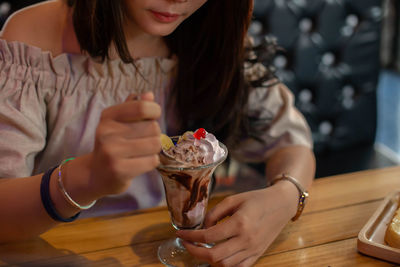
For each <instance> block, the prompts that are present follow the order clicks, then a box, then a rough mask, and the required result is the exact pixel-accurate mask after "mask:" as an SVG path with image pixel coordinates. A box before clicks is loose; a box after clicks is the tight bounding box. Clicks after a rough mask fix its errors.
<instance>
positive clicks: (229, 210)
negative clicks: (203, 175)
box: [204, 197, 240, 228]
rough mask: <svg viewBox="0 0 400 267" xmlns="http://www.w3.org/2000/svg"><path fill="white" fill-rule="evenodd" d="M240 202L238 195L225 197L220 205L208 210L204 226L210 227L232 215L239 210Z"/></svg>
mask: <svg viewBox="0 0 400 267" xmlns="http://www.w3.org/2000/svg"><path fill="white" fill-rule="evenodd" d="M239 204H240V202H239V201H238V200H237V199H236V197H235V198H233V197H227V198H225V199H224V200H223V201H221V202H220V203H219V204H218V205H216V206H215V207H214V208H212V209H211V210H210V211H209V212H207V215H206V218H205V219H204V228H209V227H211V226H213V225H215V224H216V223H217V222H218V221H220V220H222V219H223V218H225V217H227V216H230V215H232V214H233V213H234V212H235V211H236V210H237V208H238V205H239Z"/></svg>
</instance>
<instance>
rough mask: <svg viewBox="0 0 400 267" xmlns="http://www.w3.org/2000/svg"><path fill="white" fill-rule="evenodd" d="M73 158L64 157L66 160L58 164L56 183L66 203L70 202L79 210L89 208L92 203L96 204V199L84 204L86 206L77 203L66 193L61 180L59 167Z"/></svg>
mask: <svg viewBox="0 0 400 267" xmlns="http://www.w3.org/2000/svg"><path fill="white" fill-rule="evenodd" d="M73 159H74V158H69V159H66V160H64V161H63V162H61V164H60V165H59V166H58V183H57V184H58V188H59V189H60V191H61V193H62V194H63V196H64V198H65V200H67V202H68V203H70V204H71V205H72V206H74V207H75V208H77V209H80V210H87V209H90V208H91V207H93V205H94V204H96V200H95V201H93V202H92V203H90V204H89V205H86V206H82V205H80V204H79V203H77V202H76V201H74V200H73V199H72V198H71V196H70V195H69V194H68V193H67V191H66V190H65V187H64V183H63V181H62V175H61V167H62V166H63V165H64V164H65V163H67V162H68V161H70V160H73Z"/></svg>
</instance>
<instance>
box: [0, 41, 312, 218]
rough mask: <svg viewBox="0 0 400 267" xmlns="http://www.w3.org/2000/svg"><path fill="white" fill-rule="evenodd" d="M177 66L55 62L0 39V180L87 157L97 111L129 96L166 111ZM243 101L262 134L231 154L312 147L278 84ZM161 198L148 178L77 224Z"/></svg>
mask: <svg viewBox="0 0 400 267" xmlns="http://www.w3.org/2000/svg"><path fill="white" fill-rule="evenodd" d="M175 65H176V61H175V60H172V59H167V58H143V59H138V60H137V61H136V66H137V68H138V69H139V70H140V73H141V74H139V72H138V71H137V70H136V69H135V67H134V66H133V65H132V64H125V63H124V62H122V60H120V59H115V60H107V61H105V62H103V63H99V62H97V61H96V60H94V59H92V58H90V57H88V56H84V55H72V54H61V55H59V56H57V57H54V58H53V57H52V56H51V54H50V53H49V52H44V51H42V50H41V49H40V48H37V47H34V46H30V45H27V44H24V43H20V42H6V41H5V40H1V39H0V177H25V176H30V175H32V174H37V173H41V172H44V171H46V170H47V169H49V168H50V167H52V166H55V165H57V164H59V163H60V162H61V161H62V160H64V159H66V158H69V157H76V156H80V155H82V154H86V153H89V152H90V151H92V149H93V145H94V134H95V130H96V127H97V124H98V121H99V118H100V114H101V111H102V110H103V109H105V108H107V107H109V106H112V105H116V104H118V103H121V102H123V101H124V100H125V98H126V97H127V96H128V95H129V94H131V93H140V92H145V91H152V92H153V93H154V95H155V101H156V102H158V103H159V104H160V105H161V107H162V109H163V110H164V108H165V105H164V104H165V102H166V97H167V96H168V91H169V88H170V86H171V83H172V78H173V75H174V70H175V68H174V67H175ZM258 68H259V66H258ZM142 75H143V76H142ZM144 77H145V78H144ZM145 79H146V80H145ZM249 101H250V102H251V104H250V105H249V107H250V110H249V115H250V116H251V117H252V118H257V121H258V124H257V129H259V130H261V131H262V133H263V134H262V135H260V136H258V138H261V139H262V140H264V141H265V142H264V143H261V142H259V141H256V139H254V138H251V137H249V138H248V139H246V140H243V142H241V144H240V145H239V147H238V149H236V150H235V151H230V153H231V154H233V155H235V156H236V157H237V158H239V159H241V160H244V161H260V160H263V159H265V158H266V157H267V156H268V155H269V154H270V153H272V152H273V151H274V150H275V149H277V148H279V147H282V146H287V145H293V144H300V145H305V146H308V147H311V146H312V142H311V135H310V130H309V128H308V126H307V124H306V122H305V120H304V118H303V116H302V115H301V114H300V113H299V112H298V111H297V110H296V109H295V108H294V106H293V95H292V94H291V92H290V91H289V90H288V89H287V88H286V87H285V86H284V85H283V84H279V83H278V84H276V85H274V86H272V87H269V88H264V87H260V88H254V89H253V90H252V92H251V94H250V98H249ZM163 114H165V112H163ZM166 121H167V120H166V119H165V118H161V120H160V125H161V129H162V131H163V132H166V130H167V126H168V127H171V125H170V123H169V124H168V125H166ZM171 121H172V122H173V118H168V122H171ZM163 198H164V193H163V186H162V182H161V179H160V178H159V176H158V173H157V172H156V171H152V172H149V173H147V174H145V175H142V176H140V177H136V178H135V179H133V181H132V185H131V186H130V188H129V189H128V190H127V192H126V193H124V194H121V195H116V196H110V197H107V198H105V199H102V200H99V201H98V203H97V204H96V205H95V207H93V208H92V209H91V210H89V211H85V212H84V213H83V214H82V216H83V217H84V216H94V215H103V214H109V213H114V212H122V211H129V210H132V209H137V208H147V207H152V206H156V205H158V204H159V203H160V202H161V201H162V200H163Z"/></svg>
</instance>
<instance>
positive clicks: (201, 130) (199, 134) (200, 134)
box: [193, 128, 207, 140]
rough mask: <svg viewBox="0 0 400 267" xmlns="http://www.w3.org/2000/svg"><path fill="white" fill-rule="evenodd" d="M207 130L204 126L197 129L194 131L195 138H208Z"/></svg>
mask: <svg viewBox="0 0 400 267" xmlns="http://www.w3.org/2000/svg"><path fill="white" fill-rule="evenodd" d="M206 133H207V132H206V130H204V128H199V129H197V131H196V132H194V134H193V136H194V138H196V139H197V140H200V139H201V138H206Z"/></svg>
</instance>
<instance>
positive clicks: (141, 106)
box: [100, 100, 161, 122]
mask: <svg viewBox="0 0 400 267" xmlns="http://www.w3.org/2000/svg"><path fill="white" fill-rule="evenodd" d="M160 115H161V107H160V106H159V105H158V104H157V103H155V102H152V101H143V100H134V101H126V102H124V103H122V104H119V105H116V106H112V107H110V108H107V109H105V110H104V111H103V112H102V115H101V118H100V120H101V121H103V120H115V121H119V122H134V121H140V120H156V119H158V118H159V117H160Z"/></svg>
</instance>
